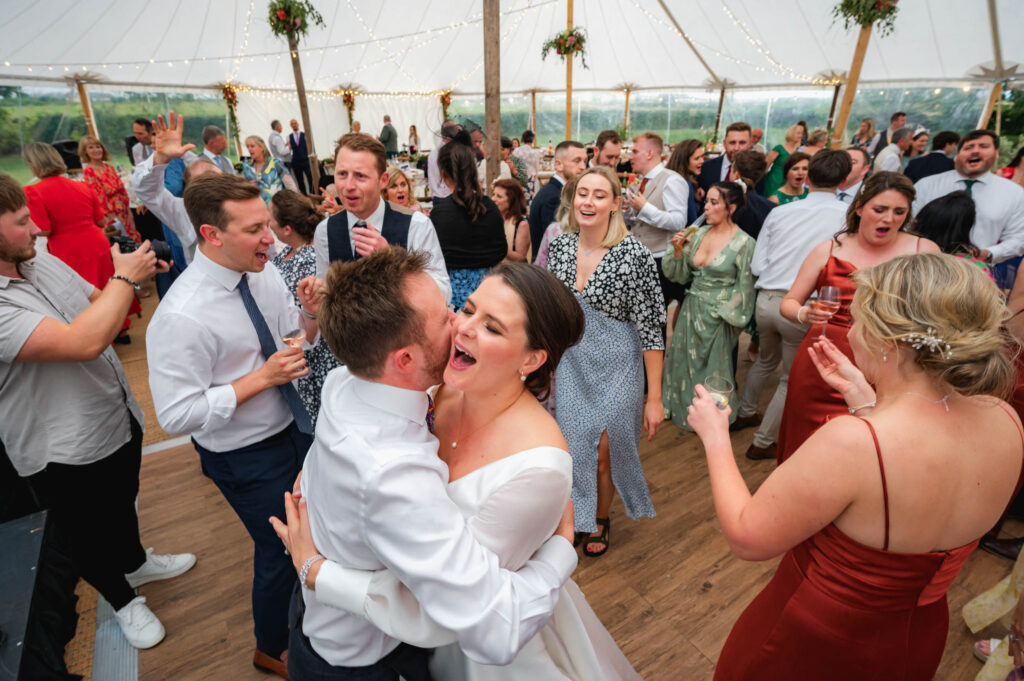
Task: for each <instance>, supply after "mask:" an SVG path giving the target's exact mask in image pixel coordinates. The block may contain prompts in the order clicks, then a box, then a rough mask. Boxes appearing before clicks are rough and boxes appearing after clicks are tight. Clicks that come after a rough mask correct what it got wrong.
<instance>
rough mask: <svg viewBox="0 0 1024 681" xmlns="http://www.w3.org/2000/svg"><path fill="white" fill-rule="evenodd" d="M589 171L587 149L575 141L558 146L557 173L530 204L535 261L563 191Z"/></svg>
mask: <svg viewBox="0 0 1024 681" xmlns="http://www.w3.org/2000/svg"><path fill="white" fill-rule="evenodd" d="M586 169H587V149H586V147H584V146H583V145H582V144H580V143H579V142H577V141H576V140H564V141H562V142H559V143H558V146H557V147H555V174H554V175H552V176H551V179H550V180H548V183H547V184H546V185H544V186H543V187H541V188H540V191H538V192H537V195H536V196H534V197H533V202H532V203H531V204H530V215H529V221H530V243H532V244H533V259H534V260H536V259H537V256H538V255H539V252H540V245H541V241H543V239H544V232H545V231H546V230H547V228H548V227H549V226H550V225H551V223H552V222H554V220H555V212H556V211H557V210H558V204H559V202H560V201H561V200H562V188H563V187H564V186H565V185H566V183H568V182H569V180H571V179H573V178H574V177H576V176H577V175H582V174H583V171H584V170H586Z"/></svg>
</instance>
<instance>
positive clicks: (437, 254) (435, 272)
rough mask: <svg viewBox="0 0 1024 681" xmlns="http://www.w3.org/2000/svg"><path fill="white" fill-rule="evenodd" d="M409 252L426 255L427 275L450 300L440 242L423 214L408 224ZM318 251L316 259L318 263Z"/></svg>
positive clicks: (449, 283) (413, 217) (435, 231)
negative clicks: (419, 252)
mask: <svg viewBox="0 0 1024 681" xmlns="http://www.w3.org/2000/svg"><path fill="white" fill-rule="evenodd" d="M409 250H410V251H422V252H424V253H426V254H427V274H429V275H430V276H431V278H433V280H434V281H436V282H437V285H438V286H439V287H440V288H441V292H442V293H444V299H445V300H451V299H452V284H451V280H450V279H449V278H448V268H447V267H445V264H444V254H443V253H442V252H441V242H440V241H438V240H437V230H435V229H434V223H432V222H431V221H430V218H428V217H427V216H426V215H424V214H423V213H421V212H419V211H417V212H415V213H413V215H412V222H410V223H409ZM319 257H320V256H319V251H318V252H317V258H318V262H319Z"/></svg>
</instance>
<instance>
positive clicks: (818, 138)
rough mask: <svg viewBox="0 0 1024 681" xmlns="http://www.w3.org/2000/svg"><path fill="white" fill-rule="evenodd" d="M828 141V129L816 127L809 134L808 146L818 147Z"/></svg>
mask: <svg viewBox="0 0 1024 681" xmlns="http://www.w3.org/2000/svg"><path fill="white" fill-rule="evenodd" d="M827 141H828V130H825V129H823V128H816V129H815V130H814V131H813V132H812V133H811V134H810V135H808V136H807V146H809V147H818V146H821V145H822V144H824V143H825V142H827Z"/></svg>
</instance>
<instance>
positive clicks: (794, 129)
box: [764, 125, 803, 196]
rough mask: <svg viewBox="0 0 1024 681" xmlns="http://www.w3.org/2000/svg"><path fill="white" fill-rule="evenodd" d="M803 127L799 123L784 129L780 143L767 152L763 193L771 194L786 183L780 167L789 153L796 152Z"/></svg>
mask: <svg viewBox="0 0 1024 681" xmlns="http://www.w3.org/2000/svg"><path fill="white" fill-rule="evenodd" d="M802 132H803V129H802V128H801V127H800V126H799V125H791V126H789V128H788V129H787V130H786V135H785V138H784V139H783V143H782V144H776V145H775V146H774V147H773V148H772V150H771V151H770V152H768V168H769V170H768V174H767V175H766V176H765V179H764V195H765V196H771V195H772V194H774V193H775V192H776V190H778V188H779V187H781V186H782V185H784V184H786V174H785V173H784V172H783V170H782V168H783V166H784V165H785V164H786V160H787V159H788V158H789V157H790V154H794V153H796V148H797V147H799V146H800V135H801V133H802Z"/></svg>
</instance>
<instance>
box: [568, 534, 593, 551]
mask: <svg viewBox="0 0 1024 681" xmlns="http://www.w3.org/2000/svg"><path fill="white" fill-rule="evenodd" d="M589 536H590V533H589V532H577V533H576V534H574V535H573V537H572V547H573V548H574V549H575V548H579V545H580V544H582V543H583V540H584V539H586V538H587V537H589Z"/></svg>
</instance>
